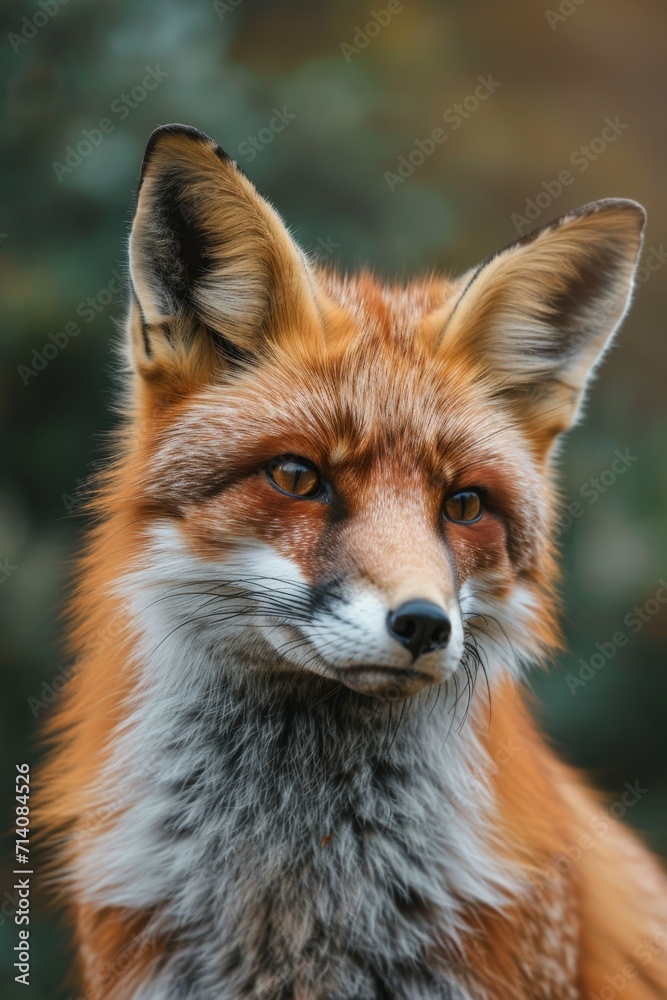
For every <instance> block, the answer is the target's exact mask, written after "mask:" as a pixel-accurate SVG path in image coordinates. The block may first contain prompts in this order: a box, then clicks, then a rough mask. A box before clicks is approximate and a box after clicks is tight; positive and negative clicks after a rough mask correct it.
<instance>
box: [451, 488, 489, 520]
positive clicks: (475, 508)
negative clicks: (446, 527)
mask: <svg viewBox="0 0 667 1000" xmlns="http://www.w3.org/2000/svg"><path fill="white" fill-rule="evenodd" d="M481 516H482V501H481V498H480V495H479V493H475V491H474V490H461V491H460V493H452V495H451V496H450V497H447V499H446V500H445V517H446V518H447V520H448V521H456V522H457V523H458V524H472V522H473V521H478V520H479V519H480V517H481Z"/></svg>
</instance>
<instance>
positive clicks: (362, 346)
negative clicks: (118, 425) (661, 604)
mask: <svg viewBox="0 0 667 1000" xmlns="http://www.w3.org/2000/svg"><path fill="white" fill-rule="evenodd" d="M643 225H644V212H643V210H642V208H641V207H640V206H639V205H638V204H636V203H635V202H633V201H627V200H622V199H618V200H616V199H611V200H604V201H598V202H594V203H593V204H589V205H586V206H584V207H583V208H581V209H579V210H578V211H575V212H571V213H568V214H567V215H564V216H563V217H562V218H560V219H558V220H557V221H555V222H552V223H550V224H549V225H546V226H544V227H543V228H541V229H539V230H537V231H536V232H534V233H532V234H531V235H529V236H526V237H523V238H522V239H520V240H518V241H517V242H515V243H513V244H512V245H510V246H508V247H507V248H506V249H504V250H501V251H500V252H499V253H496V254H494V255H493V256H491V257H489V258H488V259H487V260H486V261H484V262H483V263H482V264H481V265H480V266H479V267H476V268H474V269H473V270H471V271H469V272H468V273H467V274H464V275H463V277H461V278H458V279H457V280H448V279H444V278H440V277H435V276H432V277H429V278H427V279H424V280H419V281H415V282H413V283H408V284H405V285H401V286H399V285H385V284H381V283H379V282H378V281H377V280H376V279H375V278H374V277H373V276H371V275H370V274H368V273H363V274H361V275H360V276H357V277H342V276H340V275H339V274H336V273H332V271H330V270H327V269H324V268H322V267H320V266H318V265H316V263H315V262H313V261H311V260H310V259H309V258H308V256H307V255H306V254H305V253H304V252H302V251H301V250H300V249H299V248H298V247H297V245H296V244H295V242H294V241H293V239H292V237H291V236H290V234H289V232H288V230H287V229H286V227H285V225H284V224H283V222H282V221H281V219H280V218H279V216H278V215H277V213H276V212H275V211H274V209H273V208H272V207H271V206H270V205H269V204H268V203H267V202H266V201H265V200H264V199H263V198H262V197H261V196H260V195H259V194H258V192H257V191H256V189H255V188H254V186H253V185H252V183H251V182H250V181H249V180H248V178H247V177H246V176H245V175H244V173H243V172H242V171H241V170H240V169H239V168H238V167H237V165H236V163H235V162H234V161H233V160H232V159H230V158H229V157H228V156H227V155H226V154H225V153H224V152H223V151H222V150H221V149H220V148H219V147H218V146H217V145H216V143H215V142H214V141H213V140H211V139H210V138H209V137H208V136H206V135H204V134H203V133H202V132H199V131H198V130H196V129H194V128H190V127H187V126H184V125H168V126H164V127H161V128H158V129H157V130H156V131H155V132H154V133H153V135H152V136H151V138H150V141H149V143H148V147H147V149H146V154H145V158H144V163H143V168H142V173H141V182H140V188H139V194H138V203H137V209H136V215H135V218H134V223H133V226H132V234H131V238H130V277H131V302H130V306H129V316H128V322H127V328H128V337H127V368H128V377H127V383H126V389H127V391H126V397H125V420H124V423H123V428H122V430H121V431H120V434H119V439H118V449H117V457H116V460H115V462H114V463H113V464H112V466H111V467H110V468H109V469H108V470H107V472H106V473H105V474H104V476H103V477H102V479H101V481H100V482H99V484H98V489H97V491H96V493H95V498H94V500H93V501H92V508H93V511H94V513H95V515H96V517H97V522H96V523H97V526H96V527H95V529H94V531H93V532H92V536H91V537H90V540H89V543H88V546H87V550H86V553H85V555H84V557H83V559H82V562H81V566H80V574H79V584H78V588H77V591H76V595H75V598H74V601H73V606H72V619H73V621H72V629H71V644H72V650H73V653H74V655H75V656H76V662H77V665H78V666H77V670H76V672H75V674H74V677H73V679H72V680H71V681H70V683H69V685H68V689H67V692H66V696H65V698H64V701H63V704H62V705H61V707H60V710H59V714H58V718H57V719H56V721H55V722H54V723H53V724H52V726H51V730H50V737H51V738H52V739H53V740H55V744H56V745H55V748H54V750H53V752H52V754H51V756H50V759H49V762H48V763H47V765H46V768H45V770H44V773H43V775H42V792H41V817H42V824H43V826H44V827H45V829H47V830H48V831H49V833H50V834H51V836H52V838H53V837H58V838H59V840H58V842H59V843H61V844H62V851H61V855H60V858H59V861H58V875H59V879H60V884H61V891H62V897H63V901H64V903H65V905H66V906H67V908H68V910H69V912H70V914H71V919H72V923H73V925H74V928H75V935H76V942H77V954H78V976H79V980H78V982H79V990H80V994H81V995H82V996H84V997H86V998H92V997H94V998H95V1000H102V998H103V1000H188V998H190V1000H244V998H246V1000H334V998H335V1000H427V998H428V1000H432V998H442V1000H445V998H448V1000H513V998H517V1000H555V998H557V1000H575V998H582V1000H611V998H612V997H617V996H622V997H623V1000H656V998H664V997H667V891H666V889H667V882H666V880H665V876H664V874H663V871H662V869H661V867H660V865H659V863H658V862H657V861H656V860H654V859H653V858H652V856H651V855H650V854H649V852H648V851H647V850H646V849H645V848H644V847H643V846H641V845H640V843H639V841H638V840H637V839H636V838H635V836H634V835H633V834H632V833H630V831H629V830H627V829H625V828H624V827H623V826H621V825H620V824H619V823H617V822H615V821H612V820H611V818H610V816H609V813H608V812H606V811H605V807H604V804H603V803H602V802H601V801H599V800H598V799H597V797H596V796H595V794H594V793H593V792H592V791H591V790H589V788H588V787H587V786H586V783H585V782H584V780H583V779H582V778H581V777H580V776H579V775H578V774H576V773H575V772H574V771H573V770H572V769H570V768H569V767H566V766H565V765H564V764H562V763H561V762H559V760H558V759H557V758H556V756H555V755H554V754H553V753H552V751H551V750H550V749H549V748H548V746H547V745H546V744H545V742H544V741H543V739H542V738H541V737H540V735H539V734H538V732H537V729H536V727H535V725H534V723H533V721H532V719H531V715H530V713H529V711H528V710H527V708H526V706H525V703H524V700H523V698H522V694H521V683H522V676H523V674H524V672H525V670H526V667H527V665H529V664H533V663H540V662H543V661H544V660H545V658H546V657H548V656H549V655H550V654H552V653H553V652H554V650H557V649H558V648H559V646H560V643H561V639H560V636H559V629H558V624H557V597H556V590H557V585H558V573H557V565H556V558H555V557H556V553H555V545H554V536H555V526H556V521H557V516H558V511H557V504H556V496H555V486H554V482H553V480H554V472H553V468H554V455H555V452H556V449H557V447H558V442H559V440H560V436H561V435H562V434H563V432H565V431H567V429H568V428H570V427H571V426H572V425H573V424H574V423H575V421H576V420H577V417H578V415H579V412H580V409H581V405H582V397H583V395H584V391H585V387H586V384H587V382H588V380H589V378H590V376H591V373H592V372H593V371H594V370H595V368H596V366H597V364H598V362H599V360H600V358H601V356H602V355H603V354H604V352H605V349H606V347H607V345H608V344H609V341H610V338H611V337H612V336H613V334H614V332H615V331H616V329H617V328H618V326H619V324H620V323H621V320H622V319H623V316H624V314H625V312H626V309H627V307H628V302H629V299H630V295H631V290H632V285H633V275H634V271H635V267H636V263H637V258H638V254H639V250H640V246H641V239H642V230H643ZM605 816H606V817H607V820H606V821H605V820H604V817H605ZM77 995H78V994H77Z"/></svg>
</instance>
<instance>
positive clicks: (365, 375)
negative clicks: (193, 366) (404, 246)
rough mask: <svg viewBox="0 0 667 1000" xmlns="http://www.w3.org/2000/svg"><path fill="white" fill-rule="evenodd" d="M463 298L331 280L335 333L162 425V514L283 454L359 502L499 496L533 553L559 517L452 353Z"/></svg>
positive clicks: (487, 399)
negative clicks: (411, 496) (449, 331)
mask: <svg viewBox="0 0 667 1000" xmlns="http://www.w3.org/2000/svg"><path fill="white" fill-rule="evenodd" d="M450 293H451V288H450V286H448V285H447V284H446V283H444V282H438V281H436V280H432V281H429V282H422V283H418V284H415V285H411V286H407V287H406V288H404V289H401V290H400V291H397V290H396V289H395V288H391V287H384V286H382V285H381V284H380V283H378V282H377V281H375V280H374V279H373V278H371V277H370V276H368V275H362V276H361V277H358V278H355V279H345V280H339V279H337V278H336V277H335V276H332V275H324V274H323V275H321V276H320V289H319V295H318V301H319V306H320V311H321V317H322V329H321V331H319V333H318V335H317V336H313V337H312V338H310V337H308V336H305V337H304V336H303V331H296V330H295V331H293V333H292V335H291V336H287V337H283V338H282V339H281V341H280V344H274V345H272V347H271V349H270V352H269V353H268V354H267V355H266V356H265V357H264V358H263V359H261V360H254V361H253V362H252V363H250V364H248V365H247V366H246V367H243V368H241V369H240V370H238V369H236V370H227V371H226V372H225V371H223V372H221V373H220V374H219V375H218V377H217V378H216V379H215V380H214V381H213V382H211V383H210V384H208V385H206V386H205V387H203V388H200V389H198V390H197V391H195V392H193V393H192V394H190V395H188V396H187V397H186V398H184V399H181V400H180V401H179V402H178V403H177V404H175V405H174V406H173V407H171V408H169V410H167V411H165V412H164V413H163V415H162V418H161V420H160V422H159V423H156V422H151V424H149V425H148V426H147V427H146V428H145V433H146V434H147V435H148V436H149V438H150V446H149V449H148V453H149V458H148V461H147V463H146V464H145V465H144V467H143V469H142V480H143V489H144V491H147V492H148V494H149V496H150V498H151V499H152V500H154V501H155V502H157V503H158V505H159V506H161V507H167V508H171V509H181V508H182V506H183V503H184V502H188V503H189V502H196V501H197V499H198V498H199V499H201V498H206V497H209V496H211V495H214V494H215V493H216V491H220V490H223V489H224V488H225V487H226V486H229V485H231V484H233V483H234V482H236V481H237V480H238V479H239V478H241V477H243V476H247V475H252V474H253V473H254V472H256V471H257V470H259V469H260V468H261V467H262V466H264V465H265V464H266V462H267V461H268V460H269V459H270V458H272V457H274V456H275V455H280V454H287V453H292V454H297V455H301V456H303V457H306V458H308V459H310V460H311V461H313V462H315V463H316V464H317V465H318V466H319V468H320V469H321V471H322V473H323V474H324V475H325V476H326V477H327V478H331V479H333V480H335V481H336V482H337V483H338V484H341V486H342V484H344V485H345V488H346V490H347V494H348V495H347V497H346V500H347V501H348V503H352V506H354V501H356V500H359V502H360V503H361V498H362V497H363V498H366V500H367V502H368V503H373V502H375V501H374V500H373V496H372V494H373V491H374V490H375V492H376V494H377V491H384V492H385V493H386V491H387V490H389V489H392V490H398V491H399V492H400V491H405V492H407V491H410V490H414V489H415V488H417V489H419V490H420V491H422V492H427V493H429V494H431V495H432V496H433V497H434V498H435V501H436V503H437V502H439V501H441V499H442V497H443V496H444V494H445V492H446V491H447V490H450V491H451V490H454V489H461V488H464V487H482V488H486V489H487V490H488V491H489V493H490V494H491V495H492V496H493V499H494V502H495V503H496V505H497V508H498V509H499V511H500V512H501V513H502V514H503V515H504V516H506V517H508V519H509V520H510V521H511V522H512V524H513V528H514V532H513V534H514V536H515V537H516V540H517V543H516V544H517V549H518V548H520V545H519V541H520V542H521V545H523V547H524V556H528V553H529V552H530V551H532V548H533V546H532V545H527V541H528V539H529V537H530V536H531V535H532V534H533V531H532V529H531V527H530V522H531V520H539V519H541V518H540V517H539V515H541V514H543V513H544V510H545V509H546V508H547V507H548V496H546V495H545V491H544V485H543V483H542V484H541V483H540V482H539V478H538V477H539V471H538V468H537V464H536V462H535V461H534V459H533V457H532V455H531V451H530V447H529V443H528V441H527V440H526V439H525V437H524V436H523V435H522V433H521V430H520V428H519V427H517V426H516V421H514V420H513V419H512V416H511V414H510V413H508V412H507V411H506V410H505V409H504V408H503V407H502V406H500V405H499V403H498V402H497V401H496V400H494V398H493V396H491V395H489V394H488V393H487V392H486V391H485V387H484V384H483V381H481V380H479V379H478V380H477V381H476V382H471V380H470V379H469V377H468V375H467V373H466V370H465V367H462V366H461V365H460V363H459V361H458V360H457V357H456V356H455V355H454V354H453V353H452V354H450V353H449V352H448V351H446V350H443V349H442V348H441V345H440V339H441V338H440V333H441V328H442V314H443V308H446V304H447V301H448V296H449V295H450Z"/></svg>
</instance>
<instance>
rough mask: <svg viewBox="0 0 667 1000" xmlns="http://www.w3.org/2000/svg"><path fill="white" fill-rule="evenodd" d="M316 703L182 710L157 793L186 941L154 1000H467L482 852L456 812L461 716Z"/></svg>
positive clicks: (344, 696) (302, 700)
mask: <svg viewBox="0 0 667 1000" xmlns="http://www.w3.org/2000/svg"><path fill="white" fill-rule="evenodd" d="M317 694H318V697H313V696H312V694H309V696H308V697H304V696H303V694H296V693H294V692H291V693H288V692H285V693H284V694H281V695H280V696H278V695H277V694H276V692H275V691H274V692H272V695H271V697H270V698H269V697H267V698H261V697H258V694H257V692H256V691H254V692H253V691H250V690H246V691H239V690H236V689H230V690H229V691H227V692H226V693H225V695H224V697H223V698H222V701H220V700H219V699H218V700H217V702H216V708H215V711H211V710H210V707H209V708H207V707H205V706H204V705H203V704H202V706H199V707H197V708H193V706H192V705H190V706H189V707H188V708H187V709H184V710H183V711H182V712H180V713H178V714H177V717H176V719H175V722H174V726H173V728H172V729H171V733H170V737H169V739H168V740H167V741H166V742H165V744H164V746H163V747H162V751H161V757H160V762H159V763H160V767H159V768H156V769H155V773H154V776H153V778H152V786H151V790H149V792H148V795H149V796H153V797H154V798H155V801H156V802H157V803H160V806H159V808H158V809H157V810H156V814H157V815H159V819H158V818H154V822H153V825H152V829H151V834H150V838H149V839H150V840H152V842H153V843H152V851H153V857H154V858H155V859H159V858H163V859H164V860H165V861H166V864H165V867H164V870H165V871H167V870H168V871H169V872H170V875H169V876H168V877H169V881H170V884H169V885H168V886H167V885H165V887H164V895H165V896H166V897H167V899H166V901H165V902H164V903H162V904H161V908H160V913H161V916H160V923H161V924H162V926H163V928H164V929H168V930H169V932H170V935H171V938H172V940H173V942H174V944H173V949H172V951H171V954H170V956H169V958H168V959H167V967H165V968H163V969H162V971H161V973H159V974H158V979H160V980H161V981H162V982H163V983H164V984H165V988H164V990H161V991H160V992H155V993H154V994H153V993H150V992H148V993H146V997H147V998H149V997H150V998H152V997H153V996H155V997H158V996H159V997H160V998H162V997H165V998H167V997H168V998H169V1000H171V998H174V1000H176V998H178V1000H184V998H186V997H192V998H195V997H197V998H198V1000H209V998H210V1000H214V998H215V1000H222V998H227V997H229V998H239V1000H240V998H245V997H247V998H253V1000H259V998H265V1000H269V998H271V1000H273V998H283V1000H300V998H309V1000H318V998H322V1000H324V998H331V1000H333V998H338V1000H362V998H367V1000H373V998H386V1000H389V998H396V1000H399V998H406V1000H407V998H410V1000H412V998H414V1000H421V998H424V1000H425V998H441V1000H454V998H457V1000H458V998H462V997H464V996H465V994H464V993H462V992H459V990H458V988H457V987H456V986H455V981H456V978H457V977H456V973H455V970H454V969H452V968H450V967H449V966H448V963H447V961H446V959H445V958H444V955H445V954H446V953H447V951H448V947H447V946H448V943H449V942H450V935H451V934H452V932H453V930H454V928H455V925H456V922H457V919H458V916H459V901H460V892H459V891H458V887H457V886H456V884H455V881H456V880H455V878H453V877H452V873H453V872H454V871H455V868H456V866H457V865H459V864H461V863H462V862H463V861H464V860H465V859H464V858H463V856H462V854H463V853H465V850H466V849H467V847H469V846H470V845H466V844H464V843H463V841H464V840H465V838H462V837H461V836H460V832H459V831H458V829H457V817H456V812H455V811H450V812H447V809H446V802H447V798H448V789H447V787H446V781H445V780H444V778H443V773H442V744H443V742H445V738H446V735H447V725H448V722H447V723H446V722H445V720H444V718H443V719H442V720H441V723H442V725H439V724H438V720H437V719H435V720H434V719H433V718H427V714H426V712H425V710H424V708H425V706H422V705H421V704H419V703H416V704H413V705H412V706H411V707H410V710H408V711H407V712H404V713H403V715H404V717H403V718H402V719H401V721H400V724H399V714H400V713H401V709H400V707H398V706H394V707H393V709H390V707H389V706H388V705H379V704H377V705H376V704H374V703H372V702H370V701H367V700H365V699H362V698H360V697H359V696H351V695H350V694H348V693H347V692H332V691H331V689H329V690H328V691H327V690H325V691H324V697H323V696H322V694H321V693H319V692H318V693H317ZM326 695H328V697H327V696H326ZM429 726H430V727H431V728H432V733H431V732H430V730H428V728H427V727H429ZM431 736H432V737H433V738H431ZM144 804H145V800H144ZM459 819H460V817H459ZM166 877H167V876H166V875H165V878H166ZM158 895H159V894H158ZM142 998H143V994H142Z"/></svg>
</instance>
